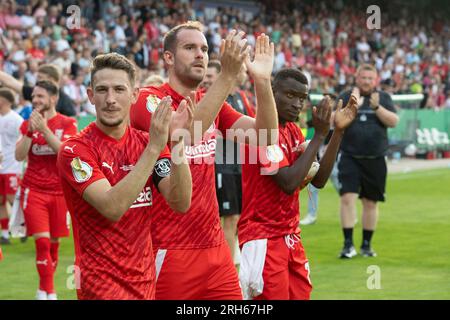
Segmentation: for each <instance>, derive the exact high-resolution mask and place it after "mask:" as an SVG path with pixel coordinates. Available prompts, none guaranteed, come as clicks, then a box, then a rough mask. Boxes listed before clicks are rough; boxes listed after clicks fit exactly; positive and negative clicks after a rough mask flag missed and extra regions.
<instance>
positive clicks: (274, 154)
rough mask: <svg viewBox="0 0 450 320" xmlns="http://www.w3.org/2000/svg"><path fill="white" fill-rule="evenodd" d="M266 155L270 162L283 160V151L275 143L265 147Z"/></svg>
mask: <svg viewBox="0 0 450 320" xmlns="http://www.w3.org/2000/svg"><path fill="white" fill-rule="evenodd" d="M266 156H267V159H268V160H269V161H270V162H273V163H278V162H280V161H281V160H283V151H282V150H281V148H280V147H279V146H278V145H277V144H273V145H271V146H268V147H267V149H266Z"/></svg>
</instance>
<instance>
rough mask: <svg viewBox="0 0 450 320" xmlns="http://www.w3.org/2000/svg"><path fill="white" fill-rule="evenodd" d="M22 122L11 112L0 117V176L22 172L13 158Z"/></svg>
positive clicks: (19, 117) (20, 118)
mask: <svg viewBox="0 0 450 320" xmlns="http://www.w3.org/2000/svg"><path fill="white" fill-rule="evenodd" d="M22 122H23V119H22V117H21V116H19V115H18V114H17V113H16V112H15V111H13V110H11V111H9V112H8V113H7V114H5V115H3V116H2V115H0V151H1V153H2V155H3V161H2V163H1V168H0V174H20V173H21V172H22V165H21V163H20V162H18V161H16V158H15V156H14V153H15V150H16V142H17V140H18V139H19V135H20V132H19V129H20V126H21V125H22Z"/></svg>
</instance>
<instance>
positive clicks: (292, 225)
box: [238, 69, 357, 299]
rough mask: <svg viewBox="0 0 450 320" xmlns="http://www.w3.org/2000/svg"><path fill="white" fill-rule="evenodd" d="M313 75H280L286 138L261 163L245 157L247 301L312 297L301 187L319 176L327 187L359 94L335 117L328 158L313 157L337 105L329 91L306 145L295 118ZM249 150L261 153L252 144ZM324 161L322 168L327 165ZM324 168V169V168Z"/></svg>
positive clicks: (243, 275) (278, 96) (241, 228)
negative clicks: (302, 224)
mask: <svg viewBox="0 0 450 320" xmlns="http://www.w3.org/2000/svg"><path fill="white" fill-rule="evenodd" d="M308 89H309V87H308V81H307V78H306V76H305V75H304V74H303V73H302V72H301V71H300V70H298V69H284V70H281V71H279V72H278V73H277V74H276V75H275V78H274V82H273V92H274V96H275V101H276V105H277V111H278V118H279V121H280V123H279V126H280V127H279V143H278V144H276V145H272V146H268V147H259V150H258V151H257V154H258V156H259V157H258V161H257V163H255V164H252V163H249V161H246V162H244V164H243V170H242V176H243V199H242V201H243V209H242V214H241V218H240V220H239V223H238V237H239V242H240V245H241V247H242V254H241V267H240V270H239V278H240V281H241V286H242V290H243V293H244V298H245V299H309V296H310V292H311V289H312V285H311V282H310V279H309V264H308V260H307V258H306V255H305V252H304V249H303V246H302V243H301V241H300V229H299V228H298V224H299V191H300V190H301V189H302V188H303V187H305V185H306V184H307V183H308V182H309V181H311V183H313V184H314V186H316V187H317V188H322V187H323V186H324V185H325V183H326V181H327V179H328V177H329V175H330V173H331V169H332V167H333V163H334V161H335V159H336V153H337V151H338V148H339V144H340V141H341V139H342V135H343V132H344V129H345V128H346V127H347V126H348V125H349V124H350V123H351V122H352V121H353V120H354V118H355V116H356V113H357V103H356V98H355V97H352V98H351V99H350V101H349V103H348V104H347V106H346V107H345V108H342V101H341V102H340V103H339V104H338V107H337V110H336V112H335V116H334V126H335V130H334V133H333V135H332V137H331V140H330V144H329V146H328V149H327V151H326V152H325V154H324V156H323V157H322V159H321V160H320V164H317V163H313V162H314V160H315V158H316V154H317V151H318V150H319V147H320V145H321V144H322V142H323V140H324V139H325V137H326V136H327V135H328V131H329V128H330V116H331V113H332V107H331V102H330V98H329V97H325V98H324V99H323V100H322V101H321V102H320V104H319V106H318V107H317V108H316V107H314V108H313V115H312V117H313V119H312V121H313V124H314V128H315V133H314V137H313V139H312V140H311V142H310V143H309V145H308V146H307V147H306V149H304V148H303V146H302V143H303V142H304V141H305V138H304V137H303V135H302V133H301V130H300V128H299V127H297V126H296V124H295V123H294V122H295V121H296V119H297V117H298V115H299V113H300V111H301V109H302V108H303V106H304V102H305V101H306V98H307V96H308ZM247 149H248V152H254V150H252V149H253V147H251V146H249V147H248V148H247ZM319 166H320V167H319ZM317 170H318V171H317Z"/></svg>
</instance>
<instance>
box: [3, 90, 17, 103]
mask: <svg viewBox="0 0 450 320" xmlns="http://www.w3.org/2000/svg"><path fill="white" fill-rule="evenodd" d="M0 97H2V98H5V99H6V100H8V102H9V103H11V104H12V105H13V104H14V102H16V99H15V98H14V92H13V91H12V90H11V89H8V88H0Z"/></svg>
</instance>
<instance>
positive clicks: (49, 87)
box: [36, 80, 59, 96]
mask: <svg viewBox="0 0 450 320" xmlns="http://www.w3.org/2000/svg"><path fill="white" fill-rule="evenodd" d="M36 87H39V88H42V89H45V91H47V92H48V94H49V95H51V96H58V94H59V89H58V86H57V85H56V84H55V83H54V82H53V81H48V80H41V81H38V82H36Z"/></svg>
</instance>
